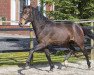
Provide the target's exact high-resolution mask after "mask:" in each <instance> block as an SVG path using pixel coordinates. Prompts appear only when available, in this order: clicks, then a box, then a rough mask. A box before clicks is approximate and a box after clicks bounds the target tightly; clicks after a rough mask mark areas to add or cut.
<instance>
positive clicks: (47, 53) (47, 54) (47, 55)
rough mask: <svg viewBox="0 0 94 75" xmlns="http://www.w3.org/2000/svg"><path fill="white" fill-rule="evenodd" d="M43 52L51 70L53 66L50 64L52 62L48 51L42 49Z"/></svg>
mask: <svg viewBox="0 0 94 75" xmlns="http://www.w3.org/2000/svg"><path fill="white" fill-rule="evenodd" d="M44 52H45V54H46V57H47V59H48V62H49V65H50V70H53V68H54V65H53V63H52V61H51V58H50V52H49V50H48V49H44Z"/></svg>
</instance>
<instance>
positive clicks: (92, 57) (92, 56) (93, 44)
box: [91, 22, 94, 60]
mask: <svg viewBox="0 0 94 75" xmlns="http://www.w3.org/2000/svg"><path fill="white" fill-rule="evenodd" d="M91 26H93V22H91ZM93 31H94V29H92V32H93ZM91 46H94V41H93V40H91ZM91 60H94V49H91Z"/></svg>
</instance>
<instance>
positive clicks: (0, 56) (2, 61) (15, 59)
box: [0, 52, 79, 66]
mask: <svg viewBox="0 0 94 75" xmlns="http://www.w3.org/2000/svg"><path fill="white" fill-rule="evenodd" d="M28 54H29V52H16V53H0V66H2V65H20V64H25V63H26V59H27V58H28ZM51 59H52V61H53V62H63V60H64V57H63V56H61V55H60V56H57V55H53V54H51ZM78 60H79V59H78V58H76V57H73V56H72V57H71V58H70V59H69V60H68V61H69V62H77V61H78ZM36 63H48V62H47V59H46V56H45V54H44V53H36V52H35V53H34V59H33V64H36Z"/></svg>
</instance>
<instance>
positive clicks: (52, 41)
mask: <svg viewBox="0 0 94 75" xmlns="http://www.w3.org/2000/svg"><path fill="white" fill-rule="evenodd" d="M27 22H31V23H32V26H33V30H34V32H35V35H36V38H37V41H38V45H37V46H36V47H34V48H33V49H31V50H30V54H29V57H28V59H27V61H26V64H27V65H30V61H31V60H32V55H33V53H34V52H35V51H38V50H44V51H45V54H46V57H47V59H48V62H49V64H50V70H52V69H53V68H54V65H53V63H52V61H51V58H50V55H49V50H48V49H49V47H50V46H51V45H52V46H53V45H62V46H63V45H65V46H68V47H69V48H70V49H74V47H73V46H72V45H71V43H75V44H76V45H77V46H78V47H80V49H81V51H82V52H83V55H84V56H85V57H86V60H87V65H88V68H90V61H89V57H88V54H87V51H86V50H85V47H84V32H83V29H82V28H81V27H80V26H79V25H76V24H75V23H73V22H70V21H65V22H61V23H55V22H53V21H50V20H49V19H48V18H46V17H44V16H43V15H42V14H41V13H40V12H39V11H38V9H37V8H35V7H32V6H31V7H30V6H27V7H25V8H24V9H23V12H22V17H21V20H20V23H19V25H20V26H23V25H25V24H26V23H27Z"/></svg>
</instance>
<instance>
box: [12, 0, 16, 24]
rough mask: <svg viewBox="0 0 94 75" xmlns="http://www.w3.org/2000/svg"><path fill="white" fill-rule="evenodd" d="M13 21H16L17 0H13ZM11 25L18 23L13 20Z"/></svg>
mask: <svg viewBox="0 0 94 75" xmlns="http://www.w3.org/2000/svg"><path fill="white" fill-rule="evenodd" d="M11 21H16V0H11ZM11 25H16V23H14V22H11Z"/></svg>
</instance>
